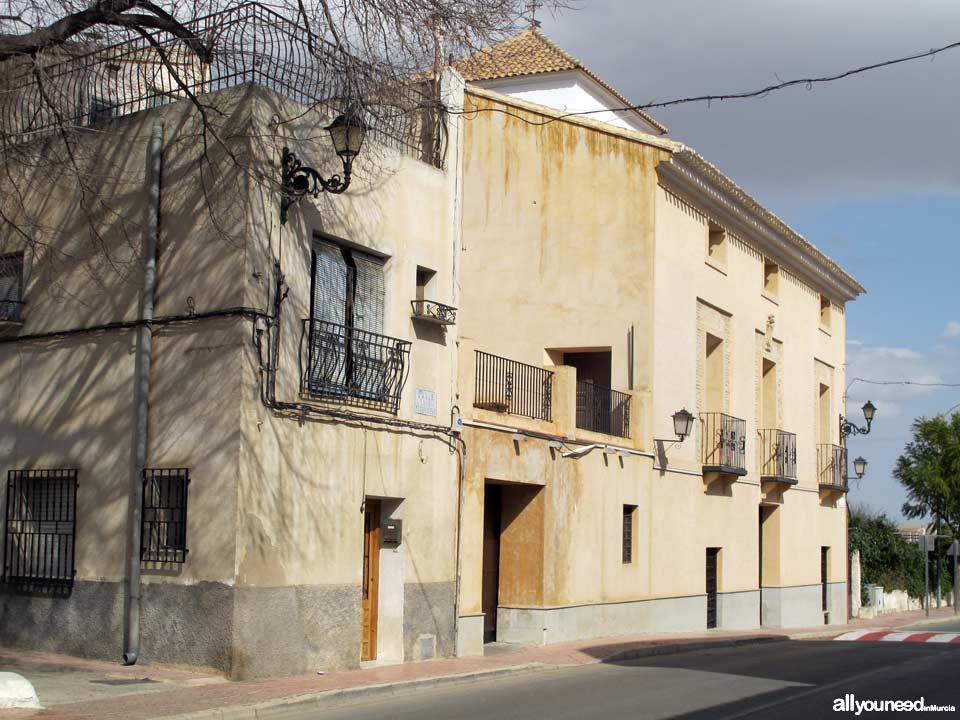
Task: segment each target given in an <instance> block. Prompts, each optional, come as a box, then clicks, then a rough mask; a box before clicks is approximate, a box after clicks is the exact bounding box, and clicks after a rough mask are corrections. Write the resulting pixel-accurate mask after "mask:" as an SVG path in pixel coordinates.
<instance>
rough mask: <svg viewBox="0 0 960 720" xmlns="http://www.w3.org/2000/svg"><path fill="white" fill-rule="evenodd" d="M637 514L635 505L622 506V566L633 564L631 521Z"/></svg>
mask: <svg viewBox="0 0 960 720" xmlns="http://www.w3.org/2000/svg"><path fill="white" fill-rule="evenodd" d="M636 514H637V506H636V505H624V506H623V564H624V565H629V564H631V563H632V562H633V521H634V518H635V517H636Z"/></svg>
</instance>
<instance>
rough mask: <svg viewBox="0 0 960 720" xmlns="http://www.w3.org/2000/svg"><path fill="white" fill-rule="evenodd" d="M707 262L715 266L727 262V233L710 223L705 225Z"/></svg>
mask: <svg viewBox="0 0 960 720" xmlns="http://www.w3.org/2000/svg"><path fill="white" fill-rule="evenodd" d="M707 260H710V261H711V262H713V263H715V264H717V265H725V264H726V262H727V232H726V231H725V230H724V229H723V228H722V227H720V226H719V225H717V224H715V223H712V222H711V223H709V224H708V225H707Z"/></svg>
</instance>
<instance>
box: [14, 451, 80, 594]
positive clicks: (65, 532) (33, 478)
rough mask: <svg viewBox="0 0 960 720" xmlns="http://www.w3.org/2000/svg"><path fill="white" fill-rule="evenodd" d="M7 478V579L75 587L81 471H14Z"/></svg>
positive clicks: (16, 581) (18, 581)
mask: <svg viewBox="0 0 960 720" xmlns="http://www.w3.org/2000/svg"><path fill="white" fill-rule="evenodd" d="M7 478H8V482H7V512H6V521H7V522H6V531H5V534H4V544H3V547H4V549H3V577H4V581H5V582H9V583H43V584H46V583H49V584H61V585H70V584H72V583H73V576H74V562H75V544H76V543H75V540H76V511H77V471H76V470H73V469H58V470H11V471H10V472H9V474H8V476H7Z"/></svg>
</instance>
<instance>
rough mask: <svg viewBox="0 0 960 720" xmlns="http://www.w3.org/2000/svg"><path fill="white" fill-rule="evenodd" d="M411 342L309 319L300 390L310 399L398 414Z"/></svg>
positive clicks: (302, 338)
mask: <svg viewBox="0 0 960 720" xmlns="http://www.w3.org/2000/svg"><path fill="white" fill-rule="evenodd" d="M409 358H410V342H409V341H407V340H398V339H397V338H392V337H388V336H386V335H379V334H378V333H374V332H370V331H368V330H361V329H359V328H355V327H348V326H344V325H338V324H336V323H332V322H327V321H326V320H309V319H308V320H304V321H303V331H302V334H301V336H300V368H301V372H300V386H301V392H302V393H303V394H304V395H305V396H307V397H310V398H319V399H323V400H332V401H338V402H342V403H344V404H348V405H359V406H361V407H367V408H372V409H375V410H385V411H387V412H392V413H394V414H396V412H397V410H398V409H399V407H400V396H401V394H402V392H403V386H404V383H405V382H406V380H407V372H408V371H409Z"/></svg>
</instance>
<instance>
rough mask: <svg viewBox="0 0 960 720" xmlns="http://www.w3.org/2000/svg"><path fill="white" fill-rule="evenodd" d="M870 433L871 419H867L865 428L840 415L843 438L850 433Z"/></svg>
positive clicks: (841, 435) (841, 436)
mask: <svg viewBox="0 0 960 720" xmlns="http://www.w3.org/2000/svg"><path fill="white" fill-rule="evenodd" d="M869 433H870V421H869V420H867V426H866V427H865V428H862V427H860V426H859V425H855V424H854V423H852V422H850V421H849V420H847V419H846V418H845V417H844V416H843V415H841V416H840V438H841V439H843V438H845V437H848V436H850V435H868V434H869Z"/></svg>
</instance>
